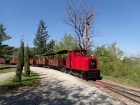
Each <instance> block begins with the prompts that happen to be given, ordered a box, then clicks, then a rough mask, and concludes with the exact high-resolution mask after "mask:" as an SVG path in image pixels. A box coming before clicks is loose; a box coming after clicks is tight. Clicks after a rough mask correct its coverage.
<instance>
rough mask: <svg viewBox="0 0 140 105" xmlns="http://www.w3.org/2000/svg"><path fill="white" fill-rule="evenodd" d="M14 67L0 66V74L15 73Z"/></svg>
mask: <svg viewBox="0 0 140 105" xmlns="http://www.w3.org/2000/svg"><path fill="white" fill-rule="evenodd" d="M15 71H16V66H6V65H0V73H7V72H15Z"/></svg>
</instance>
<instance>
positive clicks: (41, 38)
mask: <svg viewBox="0 0 140 105" xmlns="http://www.w3.org/2000/svg"><path fill="white" fill-rule="evenodd" d="M48 38H49V35H48V31H46V26H45V23H44V21H43V20H40V23H39V25H38V30H37V33H36V37H35V39H34V45H35V52H36V54H42V53H46V45H47V40H48Z"/></svg>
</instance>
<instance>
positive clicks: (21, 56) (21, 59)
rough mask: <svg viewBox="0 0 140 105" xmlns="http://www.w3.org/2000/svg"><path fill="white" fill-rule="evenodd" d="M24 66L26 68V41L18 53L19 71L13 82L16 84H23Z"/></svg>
mask: <svg viewBox="0 0 140 105" xmlns="http://www.w3.org/2000/svg"><path fill="white" fill-rule="evenodd" d="M23 66H24V41H23V40H21V44H20V48H19V52H18V64H17V70H16V75H15V78H14V80H13V81H14V82H21V75H22V70H23Z"/></svg>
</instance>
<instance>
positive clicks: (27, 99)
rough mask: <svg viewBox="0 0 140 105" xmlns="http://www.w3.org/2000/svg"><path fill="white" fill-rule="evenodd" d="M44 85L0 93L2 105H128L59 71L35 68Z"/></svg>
mask: <svg viewBox="0 0 140 105" xmlns="http://www.w3.org/2000/svg"><path fill="white" fill-rule="evenodd" d="M31 70H32V71H34V72H37V73H39V74H40V78H41V79H40V84H39V85H38V86H34V87H30V88H27V89H19V90H13V91H9V92H6V93H0V104H1V105H124V103H122V102H120V101H118V100H117V99H115V98H113V97H111V96H109V95H108V94H106V93H105V92H102V91H101V90H99V89H98V88H96V87H93V86H91V85H88V84H85V83H84V82H81V81H79V80H78V79H77V78H76V77H73V76H71V75H69V74H66V73H62V72H59V71H56V70H52V69H47V68H39V67H31Z"/></svg>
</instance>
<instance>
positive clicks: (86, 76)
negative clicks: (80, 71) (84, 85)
mask: <svg viewBox="0 0 140 105" xmlns="http://www.w3.org/2000/svg"><path fill="white" fill-rule="evenodd" d="M85 80H87V81H88V80H89V79H88V72H85Z"/></svg>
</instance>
